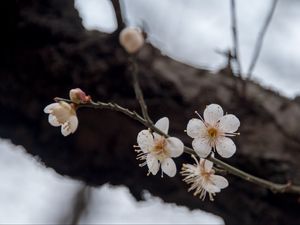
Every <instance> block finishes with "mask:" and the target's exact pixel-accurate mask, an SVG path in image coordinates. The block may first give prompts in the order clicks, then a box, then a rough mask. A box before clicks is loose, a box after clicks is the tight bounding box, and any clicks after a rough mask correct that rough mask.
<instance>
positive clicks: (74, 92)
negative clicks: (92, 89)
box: [69, 88, 91, 104]
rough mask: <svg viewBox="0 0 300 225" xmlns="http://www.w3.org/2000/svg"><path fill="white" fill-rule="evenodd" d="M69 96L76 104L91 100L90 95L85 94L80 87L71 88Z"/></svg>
mask: <svg viewBox="0 0 300 225" xmlns="http://www.w3.org/2000/svg"><path fill="white" fill-rule="evenodd" d="M69 96H70V99H71V101H72V102H74V103H76V104H79V103H87V102H89V101H90V100H91V97H90V96H87V95H86V94H85V93H84V91H82V90H81V89H80V88H75V89H71V90H70V93H69Z"/></svg>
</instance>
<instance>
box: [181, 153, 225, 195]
mask: <svg viewBox="0 0 300 225" xmlns="http://www.w3.org/2000/svg"><path fill="white" fill-rule="evenodd" d="M192 156H193V158H194V160H195V162H196V164H194V165H191V164H183V166H182V170H181V174H182V175H183V176H184V177H185V178H184V179H183V181H185V182H186V183H187V184H189V185H190V188H189V189H188V191H194V195H195V196H197V195H199V198H200V199H202V200H204V199H205V196H206V194H207V193H208V195H209V199H210V200H211V201H213V200H214V196H215V195H216V193H218V192H220V191H221V189H223V188H226V187H227V186H228V181H227V179H226V178H224V177H222V176H219V175H215V171H214V169H213V163H212V162H211V161H209V160H207V159H200V161H198V160H197V159H196V157H195V156H194V155H192Z"/></svg>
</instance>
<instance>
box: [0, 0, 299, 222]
mask: <svg viewBox="0 0 300 225" xmlns="http://www.w3.org/2000/svg"><path fill="white" fill-rule="evenodd" d="M16 3H17V5H16V14H17V36H16V37H17V42H16V52H15V56H13V55H4V58H6V59H8V60H6V61H4V62H5V66H3V67H1V75H0V79H1V80H0V91H1V95H0V115H1V116H0V124H1V126H0V137H2V138H9V139H11V140H12V141H13V142H14V143H15V144H21V145H23V146H24V147H25V148H26V150H27V151H28V152H29V153H30V154H32V155H35V156H38V157H39V158H41V160H42V162H44V163H45V165H46V166H47V167H52V168H54V169H55V170H56V171H57V172H58V173H60V174H63V175H68V176H70V177H72V178H76V179H79V180H83V181H85V182H86V183H87V184H89V185H95V186H98V185H102V184H104V183H107V182H109V183H111V184H115V185H120V184H122V185H126V186H128V187H129V188H130V190H131V192H132V193H133V195H134V196H135V197H136V198H137V199H142V198H143V197H142V194H141V193H142V191H143V190H145V189H146V190H149V191H150V192H151V193H152V194H153V195H156V196H159V197H161V198H162V199H164V200H165V201H166V202H174V203H177V204H180V205H186V206H188V207H189V208H200V209H203V210H206V211H210V212H213V213H215V214H217V215H220V216H222V217H223V218H224V220H225V222H226V224H249V225H250V224H251V225H252V224H278V225H279V224H300V216H299V209H300V207H299V196H297V195H291V194H273V193H272V192H270V191H268V190H265V189H263V188H261V187H259V186H256V185H253V184H251V183H248V182H246V181H244V180H240V179H238V178H236V177H233V176H228V179H229V181H230V186H229V187H228V188H227V189H225V190H224V191H223V192H221V193H220V194H219V195H217V197H216V200H215V202H209V201H205V202H202V201H200V200H199V199H198V198H195V197H193V195H192V194H191V193H188V192H187V186H186V185H185V184H184V183H183V182H182V181H181V177H180V175H177V176H176V177H175V178H172V179H170V178H168V177H164V178H163V179H161V178H160V176H155V177H154V176H149V177H147V176H146V173H147V171H146V169H145V168H139V166H138V162H137V161H136V159H135V157H136V154H135V152H134V151H133V149H132V145H133V144H135V143H136V135H137V133H138V132H139V131H140V130H141V129H143V127H142V126H141V125H140V124H138V123H137V122H135V121H133V120H130V119H129V118H127V117H125V116H123V115H120V114H118V113H115V112H111V111H99V110H98V111H97V110H91V109H82V110H79V112H78V117H79V121H80V122H79V123H80V124H79V129H78V130H77V132H76V133H75V134H73V135H70V136H68V137H66V138H65V137H63V136H62V135H61V134H60V130H59V129H57V128H53V127H51V126H50V125H49V124H48V122H47V115H46V114H44V113H43V108H44V107H45V106H46V105H47V104H49V103H51V102H52V99H53V97H56V96H59V97H67V96H68V91H69V89H71V88H75V87H80V88H82V89H83V90H85V91H86V92H87V93H88V94H90V95H91V96H92V97H93V98H94V99H95V100H103V101H114V102H117V103H120V104H122V105H124V106H126V107H128V108H130V109H135V110H138V104H137V102H136V101H135V96H134V92H133V90H132V87H131V76H130V73H129V67H130V63H129V60H128V55H127V54H126V53H125V52H124V50H123V49H122V48H121V47H120V46H119V44H118V38H117V37H118V36H117V34H111V35H109V34H102V33H100V32H95V31H86V30H84V28H83V27H82V25H81V21H80V18H79V16H78V13H77V11H76V10H75V9H74V6H73V1H61V0H43V1H33V0H32V1H21V0H19V1H17V2H16ZM1 54H6V53H5V52H2V53H1ZM10 54H13V53H12V52H10ZM11 60H13V61H11ZM138 61H139V66H140V77H141V78H140V79H141V86H142V88H143V90H144V94H145V98H146V101H147V103H148V107H149V112H150V115H151V116H152V118H153V119H154V120H156V119H159V118H160V117H162V116H168V117H169V118H170V121H171V124H170V129H171V132H170V133H171V134H172V135H174V136H177V137H179V138H181V139H182V140H183V141H184V142H185V143H186V144H187V145H190V143H191V139H189V138H188V137H187V136H186V135H185V133H184V129H185V128H186V124H187V122H188V120H189V119H190V118H192V117H194V116H195V115H194V113H193V112H194V111H195V110H199V111H202V110H203V109H204V108H205V105H207V104H210V103H219V104H221V105H222V106H223V108H224V110H226V111H228V112H232V113H234V114H236V115H237V116H238V117H239V118H240V120H241V123H242V124H241V129H240V132H241V134H242V135H241V136H240V137H238V138H236V139H235V141H236V142H237V145H238V150H237V153H236V154H235V155H234V157H232V158H231V159H229V160H228V162H230V163H232V164H233V165H235V166H237V167H239V168H241V169H243V170H245V171H247V172H250V173H252V174H254V175H257V176H260V177H263V178H267V179H270V180H272V181H276V182H281V183H286V182H287V181H288V180H290V179H292V181H293V183H296V184H297V183H298V184H300V168H299V161H300V138H299V133H300V124H299V121H300V105H299V103H296V101H293V100H289V99H286V98H284V97H281V96H279V95H278V94H276V93H274V92H273V91H270V90H265V89H264V88H262V87H260V86H259V85H257V84H254V83H252V82H248V83H247V87H248V88H247V96H246V97H243V96H241V95H239V94H238V93H237V91H236V85H240V84H241V81H240V80H239V79H238V78H236V77H233V76H230V73H227V72H226V70H221V71H220V72H219V73H216V74H211V73H209V72H208V71H205V70H199V69H195V68H192V67H189V66H186V65H184V64H181V63H179V62H176V61H174V60H172V59H170V58H167V57H165V56H162V55H161V54H160V53H159V51H158V50H156V49H154V48H153V47H151V46H146V47H145V48H144V49H143V50H142V51H141V52H140V54H139V56H138ZM190 160H191V159H190V157H189V156H184V157H182V158H180V159H178V160H176V163H177V166H178V167H180V164H181V163H182V162H184V161H190Z"/></svg>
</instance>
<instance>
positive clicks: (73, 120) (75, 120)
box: [69, 115, 78, 133]
mask: <svg viewBox="0 0 300 225" xmlns="http://www.w3.org/2000/svg"><path fill="white" fill-rule="evenodd" d="M69 122H70V129H71V133H74V132H75V131H76V130H77V127H78V118H77V116H76V115H75V116H71V117H70V119H69Z"/></svg>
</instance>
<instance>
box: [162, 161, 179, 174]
mask: <svg viewBox="0 0 300 225" xmlns="http://www.w3.org/2000/svg"><path fill="white" fill-rule="evenodd" d="M161 169H162V171H163V172H164V173H165V174H167V175H168V176H169V177H174V176H175V175H176V172H177V169H176V164H175V162H174V160H173V159H171V158H166V159H165V160H164V161H162V163H161Z"/></svg>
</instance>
